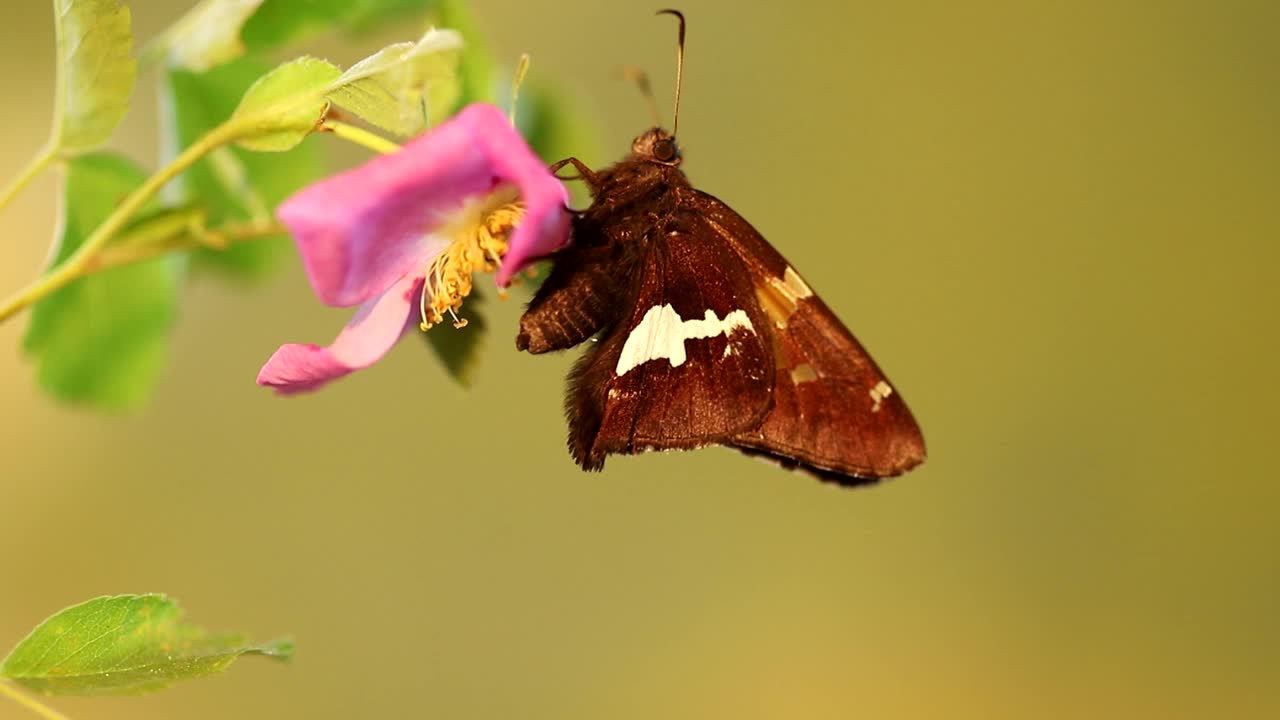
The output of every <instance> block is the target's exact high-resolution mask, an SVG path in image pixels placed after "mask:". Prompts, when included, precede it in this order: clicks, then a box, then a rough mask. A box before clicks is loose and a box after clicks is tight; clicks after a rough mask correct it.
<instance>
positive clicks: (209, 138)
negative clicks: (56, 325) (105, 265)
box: [0, 124, 237, 322]
mask: <svg viewBox="0 0 1280 720" xmlns="http://www.w3.org/2000/svg"><path fill="white" fill-rule="evenodd" d="M236 131H237V128H235V127H233V126H231V125H229V124H227V125H220V126H218V127H216V128H214V129H213V130H211V131H209V133H208V134H206V135H205V136H204V137H202V138H200V139H199V140H197V141H196V142H194V143H192V144H191V145H190V146H189V147H188V148H187V149H186V150H183V151H182V153H181V154H180V155H178V157H176V158H174V159H173V162H171V163H169V164H168V165H166V166H165V167H163V168H161V169H160V170H159V171H158V172H156V174H154V175H152V176H151V177H149V178H147V180H146V182H144V183H142V185H140V186H138V189H137V190H134V191H133V192H132V193H130V194H129V196H128V197H126V198H125V199H124V201H123V202H121V203H120V205H119V206H117V207H116V209H115V211H114V212H112V213H111V215H109V216H108V217H107V219H106V220H104V221H103V222H102V224H101V225H99V226H98V227H97V229H96V230H94V231H93V233H92V234H91V235H89V237H88V238H86V239H85V241H84V244H82V245H81V246H80V247H79V248H77V249H76V251H75V252H74V253H73V254H72V255H71V257H69V258H67V259H66V260H65V261H64V262H63V263H62V264H61V265H58V266H57V267H55V268H54V269H53V270H52V271H50V272H49V273H48V274H47V275H44V276H43V277H40V278H37V279H36V280H35V281H34V282H32V283H31V284H30V285H28V286H27V287H25V288H23V289H22V290H20V291H18V292H17V293H16V294H14V295H13V296H12V297H10V298H9V299H8V300H6V301H4V304H3V305H0V322H4V321H5V320H8V319H9V318H11V317H13V316H14V315H16V314H17V313H18V312H19V311H21V310H22V309H23V308H25V307H27V306H29V305H31V304H32V303H34V302H36V301H37V300H39V299H40V298H43V297H44V296H46V295H48V294H49V293H51V292H53V291H55V290H57V289H58V288H61V287H62V286H63V285H66V284H67V283H69V282H71V281H72V280H75V279H76V278H77V277H79V276H80V275H81V274H83V272H84V270H85V268H86V267H88V266H89V264H90V263H92V262H93V258H94V256H95V255H97V254H98V252H99V251H100V250H102V248H103V247H104V246H105V245H106V244H107V243H108V242H110V241H111V239H112V237H114V236H115V234H116V233H117V232H118V231H119V230H120V228H122V227H124V225H125V223H127V222H129V219H130V218H131V217H133V214H134V213H136V212H137V211H138V210H139V209H141V208H142V206H143V205H145V204H146V202H147V201H148V200H150V199H151V196H153V195H155V194H156V193H157V192H158V191H159V190H160V188H162V187H164V186H165V184H167V183H168V182H169V181H170V180H172V179H173V178H175V177H177V176H178V174H179V173H181V172H182V171H183V170H186V169H187V168H188V167H190V166H191V165H193V164H194V163H195V162H196V161H197V160H199V159H200V158H202V157H204V156H205V155H207V154H208V153H209V152H210V151H211V150H213V149H215V148H217V147H219V146H221V145H223V144H225V143H227V142H230V141H231V140H232V139H234V137H235V133H236Z"/></svg>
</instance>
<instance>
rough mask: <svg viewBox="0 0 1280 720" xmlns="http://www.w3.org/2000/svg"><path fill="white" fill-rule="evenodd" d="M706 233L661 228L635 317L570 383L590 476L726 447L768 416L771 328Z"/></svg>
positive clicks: (738, 269) (578, 449) (579, 444)
mask: <svg viewBox="0 0 1280 720" xmlns="http://www.w3.org/2000/svg"><path fill="white" fill-rule="evenodd" d="M697 223H698V219H697V218H696V216H693V215H683V214H681V213H677V214H676V215H675V216H672V217H671V218H669V219H668V221H667V222H666V223H665V224H663V225H662V226H661V227H655V230H654V232H653V233H651V235H650V237H649V238H648V240H647V242H646V243H645V248H646V250H645V253H644V254H645V257H644V258H643V262H640V263H639V268H638V273H639V278H638V280H637V281H636V282H635V285H634V287H633V288H632V294H633V298H631V299H630V300H629V301H628V302H627V303H626V304H625V307H627V308H630V309H631V312H630V314H629V316H627V317H625V318H624V319H623V320H622V321H621V322H618V323H617V324H616V325H615V326H614V327H613V328H612V329H610V330H608V331H606V334H605V336H604V337H603V338H602V339H601V340H600V342H599V343H598V346H597V347H596V348H594V349H592V350H591V351H589V352H588V354H587V355H585V356H584V357H583V358H582V359H581V360H580V361H579V364H578V366H576V367H575V370H574V373H573V375H572V376H571V378H570V393H569V398H568V406H569V407H568V411H569V416H570V426H571V427H572V428H574V430H573V434H572V436H571V438H570V445H571V449H572V450H573V452H574V455H575V458H576V459H577V460H578V461H579V463H581V464H582V465H583V466H584V467H586V468H588V469H598V468H599V467H600V466H601V465H603V463H604V457H605V455H606V454H609V453H636V452H643V451H646V450H659V449H688V448H694V447H701V446H704V445H710V444H717V443H726V442H728V441H729V440H730V438H732V437H734V436H736V435H738V434H740V433H743V432H745V431H747V430H749V429H750V428H753V427H755V426H757V425H758V424H759V423H760V422H761V420H762V419H763V418H764V417H765V415H766V414H767V413H768V411H769V408H770V406H771V400H770V395H771V393H772V390H773V384H774V378H775V373H774V367H773V350H772V339H771V338H772V335H771V333H770V332H769V330H768V328H767V323H768V322H769V318H768V317H767V315H766V314H765V313H764V311H763V310H762V309H761V307H760V306H759V304H758V303H757V302H756V301H755V298H754V294H753V290H752V281H751V273H750V272H749V271H748V268H747V267H746V266H745V265H744V264H743V262H742V260H741V259H740V258H739V257H738V255H737V254H736V253H735V252H734V251H733V249H732V248H730V247H729V246H728V245H726V244H725V243H723V242H722V241H720V240H719V238H717V237H715V236H713V235H709V234H707V233H706V232H705V231H704V232H697V231H698V230H704V228H700V227H698V226H697Z"/></svg>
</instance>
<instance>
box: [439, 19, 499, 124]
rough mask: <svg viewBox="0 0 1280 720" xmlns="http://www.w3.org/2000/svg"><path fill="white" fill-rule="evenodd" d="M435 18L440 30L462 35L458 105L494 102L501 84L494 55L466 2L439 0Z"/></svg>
mask: <svg viewBox="0 0 1280 720" xmlns="http://www.w3.org/2000/svg"><path fill="white" fill-rule="evenodd" d="M432 16H433V19H434V20H435V21H436V23H437V24H438V25H439V26H440V27H447V28H450V29H452V30H454V31H456V32H457V33H458V34H459V35H461V36H462V41H463V48H462V58H461V60H460V62H459V71H458V83H459V97H458V103H457V104H458V106H459V107H460V106H463V105H468V104H470V103H474V102H489V103H491V102H493V101H494V92H495V89H496V87H495V86H496V82H497V80H496V76H497V72H496V70H495V69H494V62H493V54H492V53H491V52H490V51H489V48H488V46H487V44H486V43H485V42H484V36H483V35H482V33H481V32H480V28H479V26H478V25H477V23H476V21H475V17H474V15H473V14H472V13H471V11H470V10H469V9H468V8H467V6H466V3H465V2H463V0H439V3H438V5H437V7H436V10H435V12H434V13H432Z"/></svg>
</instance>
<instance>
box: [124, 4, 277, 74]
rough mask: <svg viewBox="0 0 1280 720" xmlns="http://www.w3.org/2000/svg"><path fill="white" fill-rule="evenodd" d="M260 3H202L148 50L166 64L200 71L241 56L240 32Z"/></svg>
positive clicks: (242, 48) (171, 27)
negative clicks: (158, 54) (164, 57)
mask: <svg viewBox="0 0 1280 720" xmlns="http://www.w3.org/2000/svg"><path fill="white" fill-rule="evenodd" d="M262 2H263V0H201V2H198V3H196V4H195V6H194V7H192V8H191V9H190V10H188V11H187V14H186V15H183V16H182V18H181V19H179V20H178V21H177V22H175V23H174V24H173V25H171V26H170V27H169V29H168V30H166V31H165V32H164V34H163V35H161V36H160V38H159V39H158V40H157V41H156V43H155V44H154V45H153V46H152V47H151V48H149V50H151V51H153V52H164V53H165V54H166V55H167V56H168V58H169V64H170V65H172V66H174V67H179V68H182V69H184V70H190V71H192V72H203V71H205V70H208V69H210V68H212V67H214V66H216V65H221V64H222V63H225V62H229V61H231V60H234V59H236V58H238V57H240V56H241V55H243V54H244V50H245V47H244V42H243V41H241V39H240V31H241V29H242V28H243V27H244V24H245V23H246V22H247V21H248V20H249V18H250V17H251V16H252V15H253V13H254V12H255V11H256V10H257V9H258V6H260V5H262Z"/></svg>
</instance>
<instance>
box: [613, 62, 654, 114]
mask: <svg viewBox="0 0 1280 720" xmlns="http://www.w3.org/2000/svg"><path fill="white" fill-rule="evenodd" d="M622 77H623V78H625V79H627V80H630V81H631V82H633V83H635V84H636V88H637V89H638V90H639V91H640V95H641V96H643V97H644V102H645V105H648V106H649V114H650V115H653V124H654V125H661V124H662V115H661V113H659V112H658V101H657V100H654V99H653V86H652V85H650V84H649V76H648V74H646V73H645V71H643V70H641V69H640V68H638V67H636V66H634V65H628V66H627V67H624V68H622Z"/></svg>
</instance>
